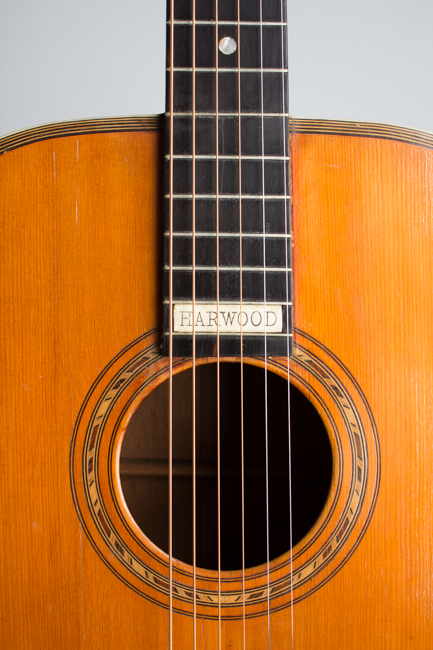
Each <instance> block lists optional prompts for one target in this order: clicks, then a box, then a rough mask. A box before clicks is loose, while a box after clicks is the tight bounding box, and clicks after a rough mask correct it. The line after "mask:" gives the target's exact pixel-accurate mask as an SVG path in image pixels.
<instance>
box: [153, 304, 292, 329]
mask: <svg viewBox="0 0 433 650" xmlns="http://www.w3.org/2000/svg"><path fill="white" fill-rule="evenodd" d="M174 302H175V303H176V304H178V305H190V304H191V300H186V299H185V298H179V299H178V300H175V301H174ZM209 302H211V303H212V304H215V300H211V301H209V300H196V303H195V304H196V305H201V306H203V305H204V306H206V305H208V304H209ZM163 304H164V305H168V304H169V301H168V300H164V301H163ZM224 304H225V305H234V306H238V305H239V300H229V299H225V300H224ZM243 304H244V305H245V306H246V307H248V306H251V305H260V304H261V303H260V302H259V301H258V300H244V301H243ZM266 304H267V305H268V306H269V307H291V306H292V304H293V303H292V302H291V301H290V300H289V302H286V301H284V300H280V301H279V302H275V300H267V301H266ZM173 334H175V332H173ZM275 334H276V333H275V332H274V333H273V334H272V335H271V336H274V335H275Z"/></svg>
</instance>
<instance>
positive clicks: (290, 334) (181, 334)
mask: <svg viewBox="0 0 433 650" xmlns="http://www.w3.org/2000/svg"><path fill="white" fill-rule="evenodd" d="M176 302H180V300H177V301H176ZM225 302H227V301H225ZM267 304H269V303H267ZM176 336H179V337H181V336H182V337H184V336H188V334H187V333H185V332H173V337H176ZM198 336H210V337H212V336H213V337H215V336H216V334H215V332H200V334H198ZM218 336H220V337H221V338H223V337H225V336H227V337H228V336H230V337H238V338H240V334H236V333H233V332H232V333H230V332H220V333H219V334H218ZM288 336H289V337H290V338H293V334H292V333H289V334H287V332H283V333H282V334H279V333H277V332H272V334H266V339H275V338H280V339H283V338H284V339H287V337H288ZM244 337H248V338H249V337H256V338H262V339H263V338H265V335H264V334H263V333H262V334H256V333H254V332H249V333H248V334H244Z"/></svg>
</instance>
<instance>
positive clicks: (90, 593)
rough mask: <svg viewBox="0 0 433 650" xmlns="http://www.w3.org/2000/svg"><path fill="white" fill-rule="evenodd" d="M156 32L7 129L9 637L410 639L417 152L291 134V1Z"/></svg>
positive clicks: (93, 644)
mask: <svg viewBox="0 0 433 650" xmlns="http://www.w3.org/2000/svg"><path fill="white" fill-rule="evenodd" d="M167 34H168V57H167V82H168V84H167V88H168V92H167V112H166V115H165V116H155V117H131V118H119V119H97V120H86V121H76V122H68V123H58V124H51V125H47V126H43V127H38V128H33V129H30V130H26V131H22V132H20V133H17V134H12V135H11V136H8V137H5V138H3V139H1V140H0V152H1V154H2V155H1V158H0V165H1V192H0V203H1V219H2V245H1V251H2V265H1V268H2V273H1V301H2V302H1V304H2V309H1V354H2V362H1V365H0V370H1V373H2V377H1V378H2V391H1V394H2V415H3V431H2V435H1V437H0V449H1V456H0V458H1V482H0V485H1V487H0V494H1V497H0V498H1V520H2V527H1V556H0V575H1V587H0V591H1V606H0V644H1V647H2V648H5V649H6V648H13V649H14V650H18V649H19V648H20V649H21V648H23V649H24V648H25V649H26V650H28V649H29V648H32V649H33V648H34V649H38V650H39V649H42V648H46V649H50V650H51V649H53V650H54V649H55V650H57V649H59V648H62V649H69V648H71V649H72V648H73V649H74V650H76V649H78V648H80V649H83V650H84V649H86V650H96V649H104V650H106V649H107V648H112V649H113V650H120V649H122V648H124V649H128V650H131V649H135V648H146V649H149V650H150V649H152V650H162V649H170V650H178V649H179V650H180V649H181V648H182V649H188V650H195V649H196V648H197V649H204V648H206V649H211V650H217V649H220V650H228V649H229V648H236V649H245V650H246V649H250V648H251V649H252V648H254V649H256V648H261V649H264V648H266V649H269V648H279V649H280V648H296V649H297V650H298V649H299V650H301V649H308V650H311V649H312V648H317V649H319V648H320V650H325V649H334V648H342V649H344V650H355V649H356V650H359V648H363V649H368V648H369V649H371V650H377V649H378V648H386V649H387V650H397V649H403V648H405V649H406V648H417V649H423V650H424V649H425V648H429V647H431V645H432V641H433V639H432V594H431V592H432V587H431V583H432V577H431V576H432V570H433V566H432V565H433V553H432V541H431V537H432V523H431V522H432V511H433V509H432V505H433V504H432V488H431V471H432V470H431V468H432V466H433V445H432V437H433V431H432V425H431V422H432V421H433V402H432V398H431V396H432V395H433V353H432V344H431V327H432V326H431V323H432V320H433V279H432V278H433V274H432V259H433V245H432V241H433V232H432V230H433V214H432V208H433V198H432V196H433V195H432V189H431V188H432V178H433V153H432V150H433V136H430V135H428V134H424V133H420V132H416V131H413V130H409V129H404V128H396V127H389V126H384V125H371V124H364V123H344V122H332V121H317V120H302V119H289V117H288V106H287V56H286V49H287V48H286V10H285V7H284V4H282V3H281V2H280V0H267V2H266V3H263V4H261V3H260V2H259V0H215V2H211V1H210V0H170V3H169V8H168V23H167ZM164 133H165V136H164ZM292 269H293V273H292Z"/></svg>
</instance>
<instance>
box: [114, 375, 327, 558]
mask: <svg viewBox="0 0 433 650" xmlns="http://www.w3.org/2000/svg"><path fill="white" fill-rule="evenodd" d="M220 367H221V382H220V383H221V392H220V395H221V397H220V399H221V426H220V436H221V564H222V567H221V568H222V569H223V570H229V569H232V570H233V569H241V568H242V481H241V476H242V473H241V466H242V458H241V456H242V455H241V415H240V414H241V389H240V373H241V365H240V364H238V363H222V364H220ZM243 368H244V397H243V402H244V476H245V488H244V495H245V496H244V512H245V566H246V567H252V566H257V565H259V564H262V563H263V562H266V559H267V541H266V540H267V526H266V518H267V512H268V515H269V557H270V559H273V558H276V557H278V556H279V555H281V554H282V553H284V552H285V551H287V550H289V548H290V524H289V522H290V516H289V512H290V507H289V473H288V458H289V454H288V417H287V413H288V408H287V399H288V397H287V381H286V380H284V379H282V378H281V377H279V376H277V375H276V374H275V373H272V372H268V378H267V381H268V387H267V394H268V403H267V413H268V416H267V417H268V458H269V472H268V476H269V508H267V505H266V435H265V407H266V405H265V400H264V395H265V386H264V384H265V372H264V370H262V369H261V368H258V367H256V366H251V365H247V364H244V366H243ZM196 372H197V382H196V383H197V391H196V392H197V397H196V399H197V408H196V439H197V451H196V453H197V464H196V481H197V491H196V518H197V566H199V567H202V568H206V569H217V568H218V541H217V540H218V535H217V530H218V516H217V397H216V396H217V368H216V364H209V365H204V366H199V367H197V369H196ZM191 390H192V370H187V371H184V372H182V373H180V374H178V375H175V376H174V378H173V556H174V557H176V558H177V559H180V560H183V561H184V562H187V563H189V564H192V518H193V503H192V501H193V498H192V433H191V432H192V392H191ZM290 402H291V405H290V418H291V440H292V521H293V530H292V539H293V544H296V543H297V542H298V541H299V540H301V539H302V537H304V536H305V535H306V533H307V532H308V531H309V530H310V529H311V527H312V526H313V524H314V523H315V521H316V520H317V518H318V516H319V514H320V513H321V511H322V509H323V507H324V504H325V501H326V497H327V495H328V492H329V488H330V483H331V474H332V452H331V446H330V442H329V438H328V435H327V432H326V429H325V427H324V425H323V422H322V420H321V418H320V416H319V415H318V413H317V411H316V410H315V409H314V407H313V406H312V404H311V403H310V402H309V401H308V400H307V398H306V397H305V396H304V395H303V394H302V393H301V392H300V391H299V390H297V389H296V388H295V387H293V386H292V385H291V387H290ZM167 459H168V381H166V382H164V383H163V384H161V385H160V386H158V387H157V388H156V389H155V390H154V391H153V392H152V393H150V395H149V396H148V397H147V398H146V399H145V400H144V401H143V402H142V404H141V405H140V407H139V408H138V410H137V411H136V412H135V414H134V415H133V417H132V419H131V422H130V424H129V426H128V429H127V431H126V434H125V438H124V442H123V445H122V451H121V460H120V477H121V485H122V490H123V493H124V497H125V501H126V503H127V505H128V508H129V510H130V512H131V514H132V516H133V518H134V520H135V521H136V523H137V524H138V526H139V527H140V528H141V529H142V530H143V532H144V533H145V534H146V535H147V537H149V539H151V540H152V541H153V542H154V544H156V545H157V546H158V547H159V548H161V549H162V550H164V551H166V552H167V550H168V460H167Z"/></svg>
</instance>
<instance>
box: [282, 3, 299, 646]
mask: <svg viewBox="0 0 433 650" xmlns="http://www.w3.org/2000/svg"><path fill="white" fill-rule="evenodd" d="M284 6H285V5H284V0H281V5H280V11H281V69H282V74H281V87H282V102H283V116H282V127H283V160H284V175H283V178H284V193H285V195H287V193H288V194H289V196H291V192H290V191H289V192H288V189H287V185H288V181H289V179H288V178H287V165H286V162H285V161H286V156H287V153H288V152H287V136H288V135H289V134H288V133H287V131H286V114H288V112H289V106H288V104H289V101H288V86H287V85H286V79H285V73H284V69H285V68H286V66H285V55H286V56H287V57H288V49H287V45H288V43H287V39H285V38H284V19H285V18H286V22H287V15H286V16H285V14H284ZM287 11H288V9H287V5H286V14H287ZM286 36H287V37H288V33H287V27H286ZM288 68H289V66H288V61H287V70H288ZM287 74H288V73H287ZM289 155H290V149H289ZM291 162H292V161H291V160H290V163H291ZM289 201H291V199H290V198H289ZM289 216H290V213H289V211H288V209H287V199H286V200H285V201H284V229H285V235H286V237H285V241H286V246H285V257H286V305H287V307H286V309H287V445H288V483H289V485H288V491H289V547H290V551H289V553H290V556H289V566H290V645H291V648H292V650H293V648H294V640H295V637H294V612H293V503H292V430H291V420H290V327H289V314H288V310H289V295H290V294H289V291H290V276H289V271H288V269H289V258H288V247H287V241H288V234H289V232H290V230H291V224H289Z"/></svg>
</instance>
